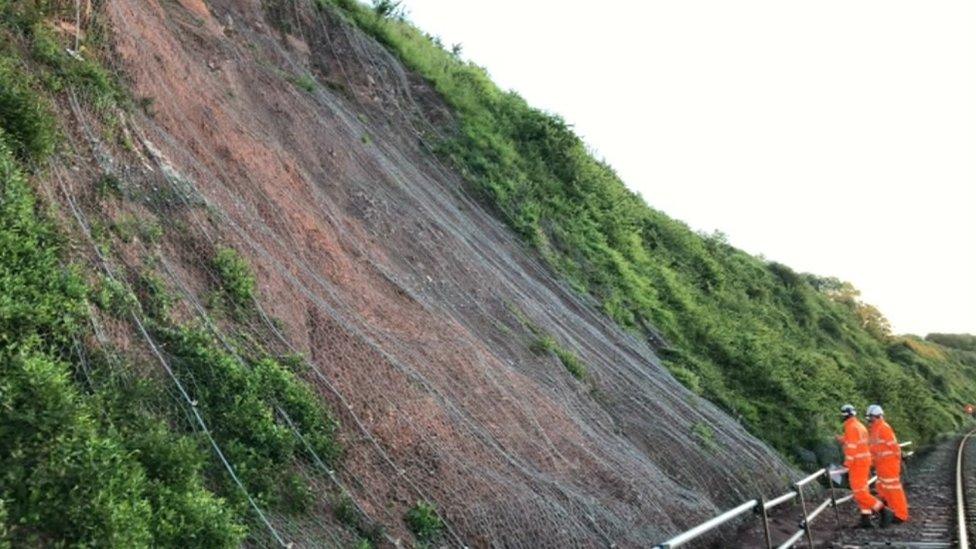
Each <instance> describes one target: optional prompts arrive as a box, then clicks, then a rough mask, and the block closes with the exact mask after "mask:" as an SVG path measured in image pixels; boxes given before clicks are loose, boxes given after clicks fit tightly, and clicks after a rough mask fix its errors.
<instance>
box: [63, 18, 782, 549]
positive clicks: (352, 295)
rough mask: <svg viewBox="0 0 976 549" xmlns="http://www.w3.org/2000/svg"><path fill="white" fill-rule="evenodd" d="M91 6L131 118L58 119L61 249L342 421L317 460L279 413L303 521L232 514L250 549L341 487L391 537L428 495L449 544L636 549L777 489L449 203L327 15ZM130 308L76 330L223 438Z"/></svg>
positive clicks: (537, 264)
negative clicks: (311, 396) (128, 93)
mask: <svg viewBox="0 0 976 549" xmlns="http://www.w3.org/2000/svg"><path fill="white" fill-rule="evenodd" d="M101 9H102V10H103V12H104V13H103V16H104V17H105V18H106V19H107V21H108V22H109V24H110V26H111V28H112V30H113V35H114V43H115V49H116V51H117V54H118V59H117V63H118V64H119V67H118V68H119V69H120V70H121V72H122V73H123V74H124V75H125V77H126V78H127V79H128V80H129V84H130V86H131V89H132V93H133V95H134V96H135V97H141V98H151V107H149V108H146V109H144V111H142V112H135V113H133V114H131V115H128V114H126V113H122V112H119V113H117V117H118V119H120V120H121V123H120V126H121V128H122V129H121V131H122V132H123V133H124V135H125V140H124V141H125V143H126V145H125V146H120V145H119V144H118V143H113V142H110V141H108V140H106V139H105V138H104V132H103V129H104V128H102V125H103V123H102V122H100V121H98V120H97V119H96V117H94V116H92V115H91V113H89V112H88V111H87V110H86V108H85V107H83V106H82V105H80V104H78V102H77V101H70V102H68V103H67V104H65V105H61V108H62V109H63V110H64V113H63V114H64V117H65V119H68V120H70V121H71V125H72V126H73V128H72V129H71V132H72V135H71V137H72V138H73V139H71V140H70V142H71V143H72V147H71V148H69V150H66V151H64V152H63V153H62V155H61V159H60V160H61V161H60V162H59V163H57V166H56V167H55V168H54V169H53V170H52V174H51V184H50V185H48V186H47V188H46V191H47V192H48V193H49V195H50V196H49V199H50V200H52V201H54V202H57V203H59V204H62V205H63V206H64V207H63V208H62V210H63V211H64V212H67V217H68V218H69V220H70V221H71V223H72V224H73V227H74V230H75V233H77V234H78V235H79V236H80V238H79V239H78V240H79V243H80V245H79V247H78V250H77V254H78V256H79V257H82V258H84V259H85V260H86V261H88V262H90V264H91V265H92V266H93V267H95V270H96V271H97V272H99V273H101V276H102V277H103V278H104V279H105V280H108V281H111V282H112V283H114V284H117V285H118V286H119V287H121V288H124V289H126V290H127V291H128V293H130V294H131V295H135V296H137V298H138V299H140V307H141V308H142V309H145V308H146V307H149V306H150V304H149V303H147V302H146V300H145V296H146V295H147V292H146V282H145V280H146V276H147V273H148V274H149V275H151V276H152V277H153V280H157V281H158V283H159V284H161V285H162V287H164V288H165V290H166V291H167V292H168V293H170V294H172V295H173V296H175V303H174V304H173V305H172V312H171V313H170V314H171V315H172V316H173V317H174V318H176V319H179V320H180V321H182V322H192V323H194V324H195V325H198V326H200V327H201V329H203V330H205V331H206V332H207V333H208V334H210V335H211V336H212V337H213V338H214V339H215V340H216V341H218V342H219V343H220V346H221V347H222V348H223V352H224V353H225V354H226V355H228V356H230V357H232V358H236V359H237V360H239V361H240V362H241V363H246V362H247V360H246V359H245V358H242V357H241V356H240V355H242V354H252V353H257V354H261V353H267V354H271V355H274V356H280V357H286V356H299V357H302V358H301V362H303V363H304V367H305V374H304V377H305V379H307V381H308V382H309V383H311V384H312V385H313V386H314V387H315V388H316V390H317V391H318V393H319V394H320V395H321V397H322V398H323V399H325V401H327V402H328V403H329V404H330V405H331V408H332V409H333V410H334V412H335V415H336V417H337V419H338V423H339V425H340V438H341V442H342V445H343V447H344V449H345V451H344V455H343V458H342V459H341V461H340V462H338V464H337V465H335V466H334V467H333V465H331V464H330V461H329V460H328V459H326V458H321V457H320V456H317V455H316V453H315V450H314V448H312V447H311V446H310V445H308V444H305V443H304V440H303V438H302V437H303V432H302V429H301V428H299V427H297V425H296V424H295V422H294V421H293V420H292V418H291V417H290V416H289V414H288V413H287V411H286V410H285V409H284V408H283V407H277V408H276V414H277V415H278V417H279V418H280V421H281V422H283V424H284V425H286V426H288V427H289V428H291V430H292V431H293V432H294V434H295V436H296V437H298V439H299V440H300V441H302V442H303V445H304V447H305V449H306V450H308V453H309V454H310V456H311V458H310V459H309V460H307V461H304V462H301V463H288V464H283V466H285V467H295V468H296V469H297V470H299V471H300V473H301V475H302V477H303V478H304V479H305V481H306V482H307V483H308V484H309V485H310V486H313V487H314V493H315V495H316V498H318V502H319V504H318V505H317V506H316V507H315V508H314V509H315V511H314V512H313V513H311V514H310V515H308V516H304V518H302V516H297V515H292V514H287V513H281V512H277V511H274V510H272V509H268V508H266V507H265V506H263V505H262V503H261V502H260V501H258V500H256V499H250V500H249V505H250V507H251V509H252V510H253V513H254V515H255V517H256V520H257V522H258V524H260V525H261V529H262V530H263V531H262V533H260V534H257V536H258V537H256V538H255V540H254V541H255V543H264V542H273V541H277V542H279V543H288V542H297V543H299V544H303V545H342V544H344V543H346V542H347V541H348V539H347V537H344V534H342V533H341V532H338V530H337V529H336V528H334V527H333V526H334V522H335V521H334V519H332V518H331V514H332V512H333V510H334V507H335V505H336V503H335V502H336V501H337V498H338V497H342V495H343V494H345V497H348V500H349V501H350V502H351V504H352V505H353V506H354V507H355V508H356V510H357V512H358V513H360V514H362V516H364V517H365V518H366V519H367V520H368V522H370V523H375V524H379V525H383V526H384V527H385V532H386V534H384V537H382V540H385V542H386V543H395V542H396V540H397V538H402V537H405V536H407V535H408V534H407V533H406V529H405V527H404V522H403V517H404V513H405V512H406V510H407V509H409V508H410V507H411V506H413V505H415V504H416V503H417V502H421V501H423V502H431V503H433V504H434V505H435V506H436V508H437V509H438V510H439V513H440V515H441V518H442V519H443V521H444V524H445V538H444V539H445V541H446V542H448V543H450V544H452V545H468V546H485V545H504V546H512V547H519V546H522V547H567V546H580V545H582V546H589V545H611V544H616V545H621V546H646V545H648V543H649V542H653V541H658V540H660V539H661V538H664V537H666V536H667V535H668V534H671V533H674V532H676V531H678V530H680V529H683V528H685V527H688V526H690V525H692V524H694V523H695V522H697V521H699V520H701V519H703V518H705V517H707V516H711V515H713V514H715V513H716V512H717V511H719V510H720V508H721V507H722V506H724V505H727V504H730V503H735V502H738V501H741V500H742V499H747V498H752V497H755V496H756V495H757V494H758V493H760V492H766V493H773V492H776V493H778V492H780V491H781V490H780V488H781V487H782V486H784V485H785V484H787V483H788V477H789V475H790V471H789V469H788V467H787V466H786V465H784V464H783V463H782V462H781V461H780V459H779V458H778V457H777V456H776V455H775V454H774V453H773V452H771V451H770V450H768V449H767V448H765V447H764V446H763V445H762V444H761V443H759V442H758V441H757V440H756V439H755V438H753V437H752V436H751V435H749V434H748V433H746V432H745V430H744V429H743V428H742V427H741V426H740V425H739V424H738V423H736V422H735V421H734V420H732V419H730V418H729V417H728V416H727V415H725V414H724V413H722V412H720V411H719V410H717V409H716V408H715V407H714V406H712V405H711V404H710V403H708V402H707V401H705V400H703V399H701V398H699V397H697V396H696V395H694V394H693V393H691V392H689V391H688V390H686V389H685V388H683V387H682V386H681V385H680V384H679V383H677V382H676V381H675V380H674V379H673V378H672V377H671V376H670V375H669V374H668V373H667V372H666V370H665V369H664V368H663V367H662V366H661V365H660V363H659V361H658V359H657V358H656V357H655V356H654V354H653V352H652V351H651V348H650V347H649V345H648V343H647V342H646V341H644V340H642V339H640V338H639V337H637V336H635V335H634V334H632V333H629V332H626V331H623V330H621V329H620V328H619V327H618V326H616V325H615V324H613V322H612V321H610V320H609V319H608V318H607V317H606V316H605V315H604V314H603V313H601V312H600V310H599V308H598V306H597V305H596V304H595V303H594V302H593V301H592V300H591V299H589V298H587V297H585V296H582V295H580V294H579V293H577V292H575V291H573V290H572V289H571V288H569V287H568V286H567V285H565V284H564V283H562V282H561V281H560V279H559V277H558V276H557V275H555V274H554V273H553V272H552V270H551V269H550V268H549V267H548V266H546V265H545V264H544V263H543V262H542V261H540V259H539V258H538V257H537V255H535V254H534V253H532V252H530V251H528V250H527V248H526V247H525V245H524V244H522V243H521V242H519V241H518V240H517V238H516V237H515V235H514V234H512V233H511V231H510V230H508V229H507V228H505V227H504V225H502V224H501V223H500V222H499V221H498V220H496V219H495V218H494V217H493V216H492V215H491V213H490V212H488V211H486V209H485V208H484V207H483V206H481V205H480V204H479V203H478V201H477V200H476V199H474V198H472V197H471V196H469V195H468V194H467V193H466V192H465V191H464V189H465V185H464V182H463V180H462V179H461V178H460V176H459V175H458V174H457V173H456V172H455V171H454V170H452V169H451V168H450V167H449V166H446V165H445V164H443V163H442V162H441V161H439V160H438V158H437V157H436V156H435V155H434V154H432V152H431V150H430V149H429V146H428V145H427V144H426V143H427V142H428V141H427V140H426V138H427V137H430V136H437V135H442V134H449V133H450V132H451V131H452V126H451V115H450V113H449V110H448V109H446V107H445V106H444V105H443V104H442V103H441V102H440V100H439V99H438V97H437V94H436V93H435V92H434V90H432V89H431V88H430V86H429V85H427V84H426V83H424V82H423V81H422V80H420V79H419V78H418V77H416V76H415V75H412V74H410V73H409V72H408V71H406V70H405V69H404V68H403V67H402V65H400V63H399V62H397V60H396V59H395V58H394V57H393V56H391V54H390V53H389V52H387V51H386V50H385V49H384V48H382V47H381V46H380V45H379V44H377V43H376V42H375V41H374V40H373V39H371V38H369V37H367V36H366V35H365V34H363V33H361V32H360V31H358V30H357V29H356V28H355V27H353V26H352V25H350V24H348V23H346V22H344V21H343V19H342V18H341V17H340V16H339V15H337V14H336V13H335V12H333V11H331V10H329V9H320V8H318V7H316V4H315V3H313V2H310V1H297V0H296V1H294V2H281V3H277V4H275V7H274V9H271V10H268V9H267V6H263V5H262V3H261V2H259V1H257V0H254V1H249V2H237V1H230V0H214V1H211V2H208V3H207V4H206V5H205V4H204V3H202V2H193V1H182V2H178V3H171V2H156V1H146V2H134V1H127V0H113V1H107V2H105V3H104V6H102V8H101ZM269 14H270V16H269ZM269 17H273V18H274V19H275V21H273V22H272V21H270V20H269ZM283 21H284V22H285V23H286V25H282V22H283ZM281 28H286V29H287V30H288V32H283V31H280V30H277V29H281ZM302 75H314V77H315V78H314V79H313V80H312V81H311V82H310V83H309V84H308V85H305V84H304V83H302V82H298V83H296V78H300V77H302ZM147 103H149V102H148V101H147ZM106 182H108V183H109V184H110V186H111V187H112V188H113V190H112V192H109V193H106V192H104V186H105V185H106ZM105 227H108V228H110V229H111V230H109V231H105V230H102V229H103V228H105ZM224 250H233V251H234V252H233V253H234V254H236V255H237V256H239V257H240V258H242V259H243V260H244V261H245V262H246V264H247V265H248V266H249V267H250V269H252V270H253V272H254V275H255V280H256V291H255V292H254V293H253V297H249V298H248V299H247V300H246V302H245V303H238V304H233V303H228V302H227V301H228V299H230V298H228V297H227V296H223V297H222V296H221V294H220V293H219V292H216V291H215V287H216V286H218V285H219V283H220V281H221V280H223V279H225V278H226V273H224V272H223V270H224V269H225V267H224V265H223V264H222V263H221V262H220V260H219V259H218V258H219V257H220V256H221V254H222V253H223V251H224ZM141 319H142V314H140V313H139V312H133V313H132V314H130V315H129V316H128V318H126V319H124V320H122V321H119V320H113V319H108V318H103V315H100V314H98V313H93V315H92V321H93V323H94V333H95V334H96V335H97V339H98V341H99V343H100V344H103V345H105V346H112V347H122V348H125V349H127V352H128V353H130V354H132V355H138V356H142V357H143V358H144V359H145V362H146V363H147V364H155V365H156V366H158V368H159V371H161V372H163V373H164V374H165V376H166V377H167V379H168V380H169V382H170V383H171V385H172V390H171V396H172V399H173V401H174V406H179V407H180V409H181V410H183V413H184V414H185V415H186V417H187V421H189V422H191V423H193V424H194V425H195V428H196V429H198V430H199V431H200V432H202V433H204V434H207V435H208V436H209V433H210V432H211V431H214V430H219V429H220V425H219V424H215V422H217V423H219V421H220V419H219V418H214V417H206V415H205V414H203V413H201V412H200V409H201V406H199V403H198V402H196V401H195V399H196V396H195V395H196V391H195V388H194V379H193V376H192V375H187V374H186V373H183V374H181V373H180V372H179V371H178V369H174V368H173V362H174V360H176V361H178V360H179V358H178V357H176V356H174V355H173V354H171V353H170V352H169V351H168V350H167V346H166V345H165V344H164V342H161V341H159V337H158V336H156V335H154V333H153V332H152V330H147V329H146V327H145V326H144V325H143V323H142V320H141ZM540 338H547V339H551V340H552V341H555V342H558V345H559V347H560V348H561V349H566V350H567V351H568V352H570V353H572V355H573V356H575V357H577V359H578V360H579V361H580V362H582V363H583V364H585V365H586V371H587V373H586V376H585V377H583V378H582V379H577V378H576V377H574V376H573V375H572V374H571V373H570V372H569V371H567V369H566V368H564V366H563V364H561V363H560V358H559V357H558V356H557V355H556V354H555V353H553V352H552V351H551V349H548V348H542V349H541V350H540V347H539V345H538V341H539V340H540ZM210 441H211V443H212V446H213V451H214V453H215V455H217V456H218V458H219V459H220V460H222V461H221V464H222V466H223V467H224V469H225V470H226V472H227V475H228V476H229V477H230V478H231V479H232V480H234V481H236V480H237V476H236V465H235V463H233V461H232V460H228V459H225V457H224V453H223V451H222V449H221V447H220V444H218V442H217V441H216V440H214V439H213V438H210ZM237 486H238V487H239V488H240V489H241V490H242V491H243V492H244V493H247V491H248V487H247V486H246V483H241V482H237Z"/></svg>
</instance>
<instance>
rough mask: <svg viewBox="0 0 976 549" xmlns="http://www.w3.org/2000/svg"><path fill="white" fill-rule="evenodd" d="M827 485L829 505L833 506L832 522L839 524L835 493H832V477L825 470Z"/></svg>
mask: <svg viewBox="0 0 976 549" xmlns="http://www.w3.org/2000/svg"><path fill="white" fill-rule="evenodd" d="M827 487H828V488H829V489H830V506H831V507H833V508H834V522H836V523H838V524H840V511H838V510H837V494H835V493H834V479H833V478H831V476H830V471H827Z"/></svg>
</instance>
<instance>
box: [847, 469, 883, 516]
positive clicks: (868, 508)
mask: <svg viewBox="0 0 976 549" xmlns="http://www.w3.org/2000/svg"><path fill="white" fill-rule="evenodd" d="M870 476H871V462H870V461H868V460H860V461H856V462H854V463H851V465H850V466H849V467H848V468H847V479H848V481H850V483H851V491H852V492H853V493H854V501H855V502H856V503H857V506H858V507H859V508H860V509H861V513H863V514H865V515H869V514H871V513H873V512H875V511H880V510H881V508H882V507H884V503H882V502H881V500H879V499H878V498H876V497H874V496H872V495H871V488H870V487H869V486H868V480H870Z"/></svg>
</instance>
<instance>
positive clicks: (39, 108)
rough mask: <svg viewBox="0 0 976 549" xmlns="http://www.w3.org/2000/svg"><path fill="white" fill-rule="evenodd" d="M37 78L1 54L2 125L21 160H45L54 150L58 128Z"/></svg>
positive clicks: (6, 138) (0, 122) (0, 125)
mask: <svg viewBox="0 0 976 549" xmlns="http://www.w3.org/2000/svg"><path fill="white" fill-rule="evenodd" d="M33 82H34V78H33V77H31V76H30V75H29V74H28V73H27V72H25V71H23V70H21V69H20V68H19V67H18V66H17V62H16V61H15V60H13V59H10V58H5V57H0V127H2V128H3V131H4V134H5V137H4V139H5V141H6V142H7V143H8V146H10V147H11V149H12V150H13V152H14V154H15V155H16V156H17V157H18V158H19V159H20V160H30V161H34V162H43V161H44V160H45V159H46V158H47V157H48V155H50V154H51V152H52V151H53V150H54V142H55V129H54V119H53V117H52V116H51V114H50V112H49V109H48V105H47V102H46V100H45V99H44V98H43V97H42V96H41V95H40V94H38V93H37V92H36V91H35V90H34V89H33V88H32V86H31V84H32V83H33Z"/></svg>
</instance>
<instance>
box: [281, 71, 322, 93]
mask: <svg viewBox="0 0 976 549" xmlns="http://www.w3.org/2000/svg"><path fill="white" fill-rule="evenodd" d="M288 80H289V81H290V82H291V83H292V84H294V85H296V86H298V87H299V88H301V89H303V90H305V91H306V92H308V93H312V92H314V91H315V85H316V82H315V79H314V78H312V75H310V74H307V73H303V74H301V75H299V76H289V77H288Z"/></svg>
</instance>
